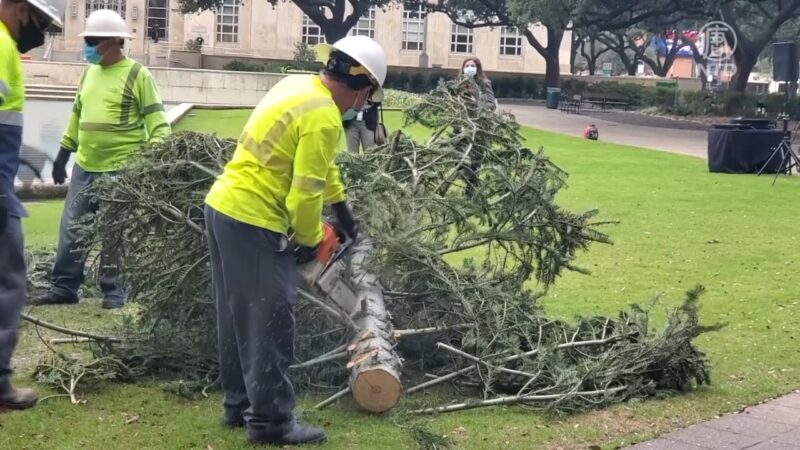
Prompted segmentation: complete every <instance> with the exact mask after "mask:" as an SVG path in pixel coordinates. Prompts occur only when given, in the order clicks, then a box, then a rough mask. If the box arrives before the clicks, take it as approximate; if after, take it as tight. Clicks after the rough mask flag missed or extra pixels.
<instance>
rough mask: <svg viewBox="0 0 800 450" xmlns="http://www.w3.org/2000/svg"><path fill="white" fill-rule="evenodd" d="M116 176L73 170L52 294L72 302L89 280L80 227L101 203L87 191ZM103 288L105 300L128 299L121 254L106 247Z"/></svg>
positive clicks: (102, 267) (101, 257)
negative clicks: (121, 268)
mask: <svg viewBox="0 0 800 450" xmlns="http://www.w3.org/2000/svg"><path fill="white" fill-rule="evenodd" d="M111 175H113V173H95V172H86V171H84V170H83V169H82V168H81V167H80V166H79V165H77V164H75V165H74V166H73V167H72V176H71V178H70V181H69V188H68V189H67V200H66V201H65V202H64V212H63V213H62V214H61V227H60V228H59V231H58V251H57V252H56V261H55V264H54V266H53V274H52V285H51V287H50V292H52V293H53V294H55V295H57V296H59V297H61V298H65V299H68V300H74V301H77V300H78V288H80V286H81V283H83V280H84V278H85V270H86V256H87V255H86V253H85V252H83V251H81V247H82V246H83V244H84V243H83V242H82V241H81V239H80V235H79V233H78V229H77V228H76V225H78V224H79V223H80V221H81V219H83V218H84V217H85V216H86V215H87V214H91V213H94V212H97V210H98V208H99V206H100V205H99V204H98V202H97V201H96V200H95V199H93V198H91V197H90V196H88V195H86V192H85V189H86V188H87V187H89V186H91V185H92V183H94V182H95V181H96V180H98V179H100V177H103V176H111ZM99 274H100V279H99V284H100V289H101V290H102V292H103V298H106V299H124V298H125V289H124V287H123V285H122V281H121V280H120V276H119V253H118V251H117V249H116V247H115V246H112V245H103V248H102V250H101V253H100V270H99Z"/></svg>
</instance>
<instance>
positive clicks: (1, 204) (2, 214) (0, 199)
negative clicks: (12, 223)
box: [0, 194, 8, 234]
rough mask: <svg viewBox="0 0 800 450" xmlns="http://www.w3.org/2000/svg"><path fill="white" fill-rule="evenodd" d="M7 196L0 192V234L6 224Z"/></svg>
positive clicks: (3, 231)
mask: <svg viewBox="0 0 800 450" xmlns="http://www.w3.org/2000/svg"><path fill="white" fill-rule="evenodd" d="M7 200H8V197H6V196H5V195H3V194H0V234H3V233H5V232H6V226H7V225H8V202H7Z"/></svg>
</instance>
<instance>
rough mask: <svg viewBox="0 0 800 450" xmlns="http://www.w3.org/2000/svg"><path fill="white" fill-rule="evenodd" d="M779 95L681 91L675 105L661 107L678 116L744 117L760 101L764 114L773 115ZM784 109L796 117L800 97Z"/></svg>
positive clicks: (779, 105) (799, 113)
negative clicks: (762, 104)
mask: <svg viewBox="0 0 800 450" xmlns="http://www.w3.org/2000/svg"><path fill="white" fill-rule="evenodd" d="M784 101H785V100H784V95H783V94H769V95H763V94H753V93H749V92H731V91H723V92H720V93H717V94H715V93H712V92H702V91H698V92H685V93H683V94H682V95H681V98H680V101H679V102H678V104H677V105H669V106H666V107H664V108H663V110H664V111H665V112H668V113H671V114H676V115H681V116H704V115H713V116H746V117H753V116H754V114H755V111H756V107H757V106H758V103H759V102H763V103H764V107H765V109H766V112H767V116H770V117H775V116H777V115H778V114H779V113H781V112H783V110H784ZM787 112H788V113H789V115H790V116H791V117H792V118H793V119H797V118H800V99H793V100H791V101H790V102H789V105H788V108H787Z"/></svg>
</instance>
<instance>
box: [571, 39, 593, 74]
mask: <svg viewBox="0 0 800 450" xmlns="http://www.w3.org/2000/svg"><path fill="white" fill-rule="evenodd" d="M592 42H594V41H592ZM580 44H581V39H580V38H579V36H578V33H575V32H574V31H573V32H572V51H571V52H570V53H569V73H571V74H572V75H575V72H576V70H575V58H576V57H577V56H578V47H579V46H580Z"/></svg>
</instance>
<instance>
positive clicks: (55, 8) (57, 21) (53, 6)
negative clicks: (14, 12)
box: [28, 0, 67, 30]
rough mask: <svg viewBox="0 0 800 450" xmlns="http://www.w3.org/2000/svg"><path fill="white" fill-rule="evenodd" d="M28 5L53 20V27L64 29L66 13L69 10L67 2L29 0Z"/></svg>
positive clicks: (61, 0)
mask: <svg viewBox="0 0 800 450" xmlns="http://www.w3.org/2000/svg"><path fill="white" fill-rule="evenodd" d="M28 4H29V5H31V6H33V7H34V8H36V9H38V10H39V11H40V12H41V13H42V14H44V15H45V16H47V17H48V18H49V19H51V20H52V22H50V24H51V25H52V26H54V27H57V28H58V29H61V30H63V29H64V11H65V10H66V9H67V0H28Z"/></svg>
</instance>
